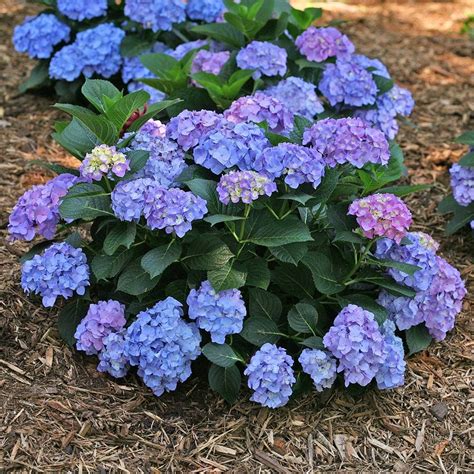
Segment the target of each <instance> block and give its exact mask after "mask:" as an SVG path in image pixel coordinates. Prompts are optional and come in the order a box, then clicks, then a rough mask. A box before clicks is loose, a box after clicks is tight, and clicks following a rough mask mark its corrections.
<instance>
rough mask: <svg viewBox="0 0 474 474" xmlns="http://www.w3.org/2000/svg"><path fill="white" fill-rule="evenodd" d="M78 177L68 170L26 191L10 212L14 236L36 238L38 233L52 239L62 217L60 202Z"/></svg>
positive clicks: (28, 238) (12, 237) (23, 238)
mask: <svg viewBox="0 0 474 474" xmlns="http://www.w3.org/2000/svg"><path fill="white" fill-rule="evenodd" d="M77 180H78V178H76V176H73V175H72V174H68V173H65V174H61V175H59V176H56V177H55V178H53V179H51V180H50V181H48V182H47V183H46V184H40V185H37V186H33V187H32V188H31V189H29V190H28V191H26V193H25V194H23V196H21V198H20V199H19V200H18V202H17V203H16V205H15V207H14V208H13V210H12V212H11V214H10V218H9V223H8V232H9V234H10V236H11V239H12V240H33V238H34V237H35V235H37V234H38V235H41V236H43V237H44V238H46V239H52V238H53V237H54V234H55V233H56V226H57V225H58V223H59V221H60V218H61V216H60V215H59V205H60V204H61V202H62V198H63V197H64V196H65V195H66V194H67V192H68V190H69V188H70V187H71V186H73V185H74V184H76V182H77Z"/></svg>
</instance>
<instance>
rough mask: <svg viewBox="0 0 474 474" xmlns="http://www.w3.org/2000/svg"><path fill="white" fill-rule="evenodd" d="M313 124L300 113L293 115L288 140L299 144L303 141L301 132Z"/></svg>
mask: <svg viewBox="0 0 474 474" xmlns="http://www.w3.org/2000/svg"><path fill="white" fill-rule="evenodd" d="M311 125H313V122H312V121H311V120H308V119H307V118H306V117H302V116H301V115H295V119H294V123H293V130H292V131H291V133H290V140H291V141H293V142H295V143H298V144H301V142H302V141H303V133H304V132H305V130H306V129H307V128H309V127H311Z"/></svg>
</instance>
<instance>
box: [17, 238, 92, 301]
mask: <svg viewBox="0 0 474 474" xmlns="http://www.w3.org/2000/svg"><path fill="white" fill-rule="evenodd" d="M21 286H22V287H23V290H24V291H25V293H28V294H29V293H36V294H39V295H41V296H42V301H43V305H44V306H45V307H47V308H48V307H51V306H53V305H54V303H55V302H56V298H57V297H58V296H63V297H64V298H66V299H68V298H70V297H71V296H72V295H73V293H74V292H76V293H77V294H78V295H83V294H84V293H85V291H86V287H87V286H89V266H88V265H87V258H86V255H85V254H84V252H83V251H82V250H81V249H76V248H74V247H72V246H71V245H69V244H67V243H65V242H62V243H58V244H53V245H51V246H50V247H48V248H47V249H46V250H45V251H44V252H43V254H41V255H35V256H34V257H33V258H31V259H30V260H27V261H26V262H25V263H24V264H23V267H22V273H21Z"/></svg>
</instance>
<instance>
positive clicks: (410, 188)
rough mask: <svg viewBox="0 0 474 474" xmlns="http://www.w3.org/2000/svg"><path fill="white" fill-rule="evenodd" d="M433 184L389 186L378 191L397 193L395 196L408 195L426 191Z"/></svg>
mask: <svg viewBox="0 0 474 474" xmlns="http://www.w3.org/2000/svg"><path fill="white" fill-rule="evenodd" d="M431 188H432V185H431V184H413V185H407V186H389V187H387V188H382V189H379V190H378V191H377V192H379V193H390V194H395V196H399V197H403V196H408V195H409V194H412V193H418V192H420V191H425V190H427V189H431Z"/></svg>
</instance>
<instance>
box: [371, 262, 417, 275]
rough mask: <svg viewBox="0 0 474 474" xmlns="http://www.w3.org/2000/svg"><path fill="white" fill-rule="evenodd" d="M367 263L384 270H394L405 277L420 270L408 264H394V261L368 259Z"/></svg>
mask: <svg viewBox="0 0 474 474" xmlns="http://www.w3.org/2000/svg"><path fill="white" fill-rule="evenodd" d="M369 262H370V263H371V264H373V265H376V266H379V267H386V268H396V269H397V270H400V271H401V272H403V273H406V274H407V275H413V274H415V273H416V272H417V271H418V270H421V267H418V266H416V265H412V264H410V263H404V262H396V261H394V260H384V259H370V260H369Z"/></svg>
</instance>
